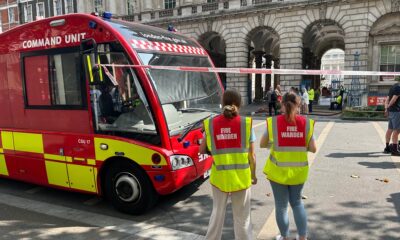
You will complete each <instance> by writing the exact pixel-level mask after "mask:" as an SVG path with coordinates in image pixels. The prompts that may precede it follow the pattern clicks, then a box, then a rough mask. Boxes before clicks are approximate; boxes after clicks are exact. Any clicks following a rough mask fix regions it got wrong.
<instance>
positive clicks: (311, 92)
mask: <svg viewBox="0 0 400 240" xmlns="http://www.w3.org/2000/svg"><path fill="white" fill-rule="evenodd" d="M307 92H308V99H309V103H308V113H312V105H313V102H314V95H315V94H314V89H313V88H312V87H308V91H307Z"/></svg>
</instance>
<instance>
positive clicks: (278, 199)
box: [270, 181, 307, 237]
mask: <svg viewBox="0 0 400 240" xmlns="http://www.w3.org/2000/svg"><path fill="white" fill-rule="evenodd" d="M270 183H271V187H272V191H273V193H274V198H275V217H276V223H277V224H278V228H279V231H280V232H281V235H282V236H283V237H288V236H289V216H288V202H289V203H290V206H291V207H292V210H293V215H294V221H295V222H296V227H297V232H298V235H299V236H306V234H307V214H306V211H305V209H304V205H303V202H302V201H301V192H302V190H303V186H304V184H301V185H282V184H279V183H276V182H273V181H270Z"/></svg>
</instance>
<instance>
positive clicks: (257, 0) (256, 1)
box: [252, 0, 272, 5]
mask: <svg viewBox="0 0 400 240" xmlns="http://www.w3.org/2000/svg"><path fill="white" fill-rule="evenodd" d="M252 1H253V5H259V4H265V3H269V2H272V0H252Z"/></svg>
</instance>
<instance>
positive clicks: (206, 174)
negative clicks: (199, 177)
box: [203, 169, 211, 178]
mask: <svg viewBox="0 0 400 240" xmlns="http://www.w3.org/2000/svg"><path fill="white" fill-rule="evenodd" d="M210 173H211V169H208V170H207V171H205V172H204V174H203V177H204V178H208V177H209V176H210Z"/></svg>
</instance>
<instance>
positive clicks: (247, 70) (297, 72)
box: [101, 64, 400, 76]
mask: <svg viewBox="0 0 400 240" xmlns="http://www.w3.org/2000/svg"><path fill="white" fill-rule="evenodd" d="M101 66H103V67H122V68H123V67H132V68H146V69H158V70H172V71H184V72H212V73H235V74H252V73H254V74H279V75H347V76H353V75H357V76H400V72H377V71H341V70H301V69H260V68H208V67H181V66H150V65H124V64H101Z"/></svg>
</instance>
